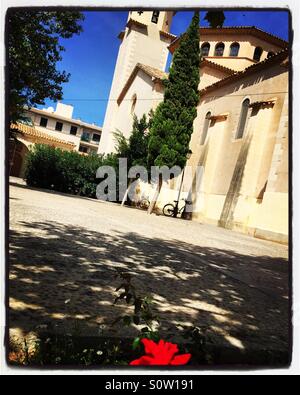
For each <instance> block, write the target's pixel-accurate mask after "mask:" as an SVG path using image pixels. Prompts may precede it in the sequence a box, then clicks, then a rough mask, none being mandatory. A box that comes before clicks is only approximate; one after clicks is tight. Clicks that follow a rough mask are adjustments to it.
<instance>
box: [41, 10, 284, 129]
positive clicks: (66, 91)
mask: <svg viewBox="0 0 300 395" xmlns="http://www.w3.org/2000/svg"><path fill="white" fill-rule="evenodd" d="M84 14H85V20H84V22H83V32H82V33H81V34H80V35H78V36H73V37H72V38H70V39H68V40H61V43H62V45H63V46H64V47H65V49H66V50H65V52H63V53H62V56H63V59H62V61H61V62H60V63H59V64H58V68H59V69H62V70H66V71H67V72H69V73H71V77H70V80H69V82H68V83H66V84H64V85H63V96H64V97H63V100H62V102H63V103H66V104H72V105H73V106H74V112H73V117H74V118H80V119H81V120H83V121H86V122H90V123H96V124H97V125H100V126H102V124H103V120H104V116H105V109H106V105H107V99H108V97H109V91H110V86H111V81H112V77H113V72H114V67H115V62H116V58H117V55H118V49H119V43H120V41H119V39H118V38H117V36H118V34H119V33H120V31H121V30H123V29H124V26H125V24H126V20H127V14H128V12H127V11H126V12H117V11H87V12H84ZM192 15H193V12H190V11H178V12H177V14H176V15H175V17H174V18H173V22H172V26H171V32H172V33H174V34H176V35H179V34H181V33H182V32H184V31H185V30H186V28H187V26H188V25H189V23H190V21H191V18H192ZM200 16H201V22H200V25H201V26H206V25H207V23H206V21H204V19H203V18H204V16H205V12H203V13H200ZM225 16H226V20H225V23H224V26H256V27H258V28H260V29H262V30H265V31H266V32H269V33H272V34H274V35H276V36H279V37H281V38H283V39H285V40H287V39H288V13H287V12H285V11H275V12H274V11H273V12H271V11H227V12H225ZM49 106H52V107H55V103H53V102H51V101H50V100H46V103H45V105H44V106H39V108H44V107H49Z"/></svg>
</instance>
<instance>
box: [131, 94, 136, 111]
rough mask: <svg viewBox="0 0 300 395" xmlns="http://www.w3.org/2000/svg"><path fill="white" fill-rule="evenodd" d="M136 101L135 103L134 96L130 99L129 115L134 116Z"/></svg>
mask: <svg viewBox="0 0 300 395" xmlns="http://www.w3.org/2000/svg"><path fill="white" fill-rule="evenodd" d="M136 101H137V96H136V94H134V95H133V96H132V98H131V109H130V114H131V115H133V114H134V110H135V106H136Z"/></svg>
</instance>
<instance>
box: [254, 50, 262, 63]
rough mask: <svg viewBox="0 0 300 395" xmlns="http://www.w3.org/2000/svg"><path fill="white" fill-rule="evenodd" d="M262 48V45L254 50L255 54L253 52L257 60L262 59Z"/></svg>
mask: <svg viewBox="0 0 300 395" xmlns="http://www.w3.org/2000/svg"><path fill="white" fill-rule="evenodd" d="M262 51H263V50H262V48H261V47H256V48H255V50H254V54H253V59H254V60H256V61H257V62H259V61H260V57H261V54H262Z"/></svg>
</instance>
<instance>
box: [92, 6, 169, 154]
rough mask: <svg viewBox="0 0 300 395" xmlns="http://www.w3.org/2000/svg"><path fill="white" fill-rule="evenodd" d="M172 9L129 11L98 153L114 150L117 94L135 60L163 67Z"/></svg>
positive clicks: (165, 61) (166, 56) (161, 68)
mask: <svg viewBox="0 0 300 395" xmlns="http://www.w3.org/2000/svg"><path fill="white" fill-rule="evenodd" d="M173 15H174V12H173V11H130V12H129V14H128V19H127V23H126V26H125V29H124V30H123V31H121V32H120V34H119V36H118V38H119V39H120V40H121V44H120V48H119V53H118V57H117V62H116V66H115V71H114V76H113V81H112V85H111V90H110V95H109V101H108V103H107V107H106V113H105V119H104V124H103V129H102V137H101V141H100V145H99V150H98V152H99V153H105V154H107V153H110V152H114V145H115V141H114V138H113V133H114V132H115V131H116V130H115V127H114V124H115V122H114V120H115V118H116V117H117V115H118V104H117V98H118V96H119V94H120V92H121V90H122V89H123V87H124V85H125V83H126V81H127V80H128V78H129V76H130V74H131V72H132V71H133V69H134V67H135V66H136V64H137V63H142V64H144V65H148V66H152V67H155V68H157V69H159V70H162V71H165V67H166V63H167V59H168V53H169V51H168V46H169V45H170V43H171V41H173V40H174V38H175V36H173V35H172V34H170V27H171V23H172V18H173Z"/></svg>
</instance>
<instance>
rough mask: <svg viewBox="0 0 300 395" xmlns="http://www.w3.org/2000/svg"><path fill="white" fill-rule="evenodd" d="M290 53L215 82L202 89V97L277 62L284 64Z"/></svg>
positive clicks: (278, 55)
mask: <svg viewBox="0 0 300 395" xmlns="http://www.w3.org/2000/svg"><path fill="white" fill-rule="evenodd" d="M288 52H289V51H288V49H284V50H282V51H280V52H277V54H275V55H273V56H271V57H269V58H266V59H264V60H263V61H261V62H259V63H255V64H253V65H251V66H248V67H246V68H245V69H244V70H242V71H237V72H235V73H234V74H232V75H230V76H228V77H226V78H223V79H222V80H220V81H217V82H215V83H214V84H211V85H208V86H207V87H205V88H203V89H201V91H200V95H201V96H203V95H205V94H206V93H207V92H210V91H212V90H214V89H217V88H219V87H220V86H223V85H226V84H227V83H230V82H233V81H235V80H238V79H240V78H242V77H244V76H245V75H247V74H251V73H255V72H256V71H258V70H260V69H263V68H265V67H268V66H272V64H274V63H275V62H282V61H283V60H285V59H286V58H287V57H288Z"/></svg>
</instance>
